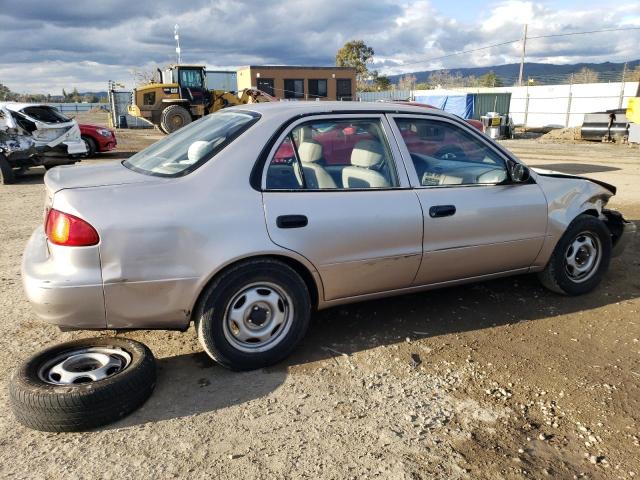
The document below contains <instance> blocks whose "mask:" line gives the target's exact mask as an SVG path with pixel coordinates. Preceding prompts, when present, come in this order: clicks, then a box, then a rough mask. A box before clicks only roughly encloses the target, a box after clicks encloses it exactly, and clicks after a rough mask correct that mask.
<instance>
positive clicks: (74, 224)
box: [45, 209, 100, 247]
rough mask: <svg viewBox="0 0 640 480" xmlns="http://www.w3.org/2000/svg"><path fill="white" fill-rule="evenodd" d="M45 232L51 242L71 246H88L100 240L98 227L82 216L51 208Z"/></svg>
mask: <svg viewBox="0 0 640 480" xmlns="http://www.w3.org/2000/svg"><path fill="white" fill-rule="evenodd" d="M45 232H46V233H47V238H48V239H49V241H50V242H52V243H55V244H56V245H65V246H70V247H88V246H89V245H95V244H97V243H98V242H99V241H100V237H99V236H98V232H96V229H95V228H93V227H92V226H91V225H89V224H88V223H87V222H85V221H84V220H82V219H81V218H78V217H74V216H73V215H69V214H68V213H64V212H60V211H58V210H54V209H51V210H49V214H48V215H47V221H46V223H45Z"/></svg>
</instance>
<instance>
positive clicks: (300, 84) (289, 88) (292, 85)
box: [284, 79, 304, 98]
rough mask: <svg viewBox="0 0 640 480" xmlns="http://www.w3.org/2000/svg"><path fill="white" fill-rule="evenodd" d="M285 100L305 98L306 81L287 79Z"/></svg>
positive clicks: (285, 82)
mask: <svg viewBox="0 0 640 480" xmlns="http://www.w3.org/2000/svg"><path fill="white" fill-rule="evenodd" d="M284 98H304V80H301V79H300V80H297V79H296V80H291V79H285V81H284Z"/></svg>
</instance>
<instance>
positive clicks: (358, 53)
mask: <svg viewBox="0 0 640 480" xmlns="http://www.w3.org/2000/svg"><path fill="white" fill-rule="evenodd" d="M373 55H374V51H373V48H371V47H369V46H368V45H367V44H366V43H364V41H363V40H351V41H349V42H347V43H345V44H344V46H343V47H342V48H341V49H340V50H338V53H337V54H336V66H338V67H352V68H355V70H356V81H357V83H358V84H363V83H365V82H366V81H367V79H368V78H369V68H368V67H367V64H368V63H371V62H372V61H373Z"/></svg>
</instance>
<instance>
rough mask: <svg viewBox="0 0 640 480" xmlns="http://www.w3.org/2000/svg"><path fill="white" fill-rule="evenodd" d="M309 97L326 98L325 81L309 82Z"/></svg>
mask: <svg viewBox="0 0 640 480" xmlns="http://www.w3.org/2000/svg"><path fill="white" fill-rule="evenodd" d="M309 96H310V97H311V99H314V98H324V97H326V96H327V81H326V80H309Z"/></svg>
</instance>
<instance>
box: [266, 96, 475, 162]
mask: <svg viewBox="0 0 640 480" xmlns="http://www.w3.org/2000/svg"><path fill="white" fill-rule="evenodd" d="M395 103H401V104H403V105H412V106H417V107H425V108H430V109H435V110H439V109H438V108H436V107H434V106H431V105H427V104H426V103H418V102H395ZM465 122H467V123H468V124H469V125H471V126H473V127H474V128H477V129H478V130H480V131H481V132H482V131H484V130H483V127H482V122H481V121H479V120H474V119H465ZM400 133H401V134H402V136H403V138H404V140H405V142H406V143H407V145H411V146H412V147H413V150H412V151H420V153H423V154H425V155H431V156H433V155H437V156H442V155H445V156H447V158H449V157H451V156H452V155H453V156H455V155H456V154H457V155H463V154H466V155H471V154H472V153H473V152H471V151H469V148H470V147H471V146H472V145H475V143H474V142H471V143H469V141H468V140H467V139H466V138H462V137H452V136H451V135H450V134H449V135H445V133H444V132H412V131H404V130H403V131H401V132H400ZM424 134H428V135H429V136H431V137H432V138H433V143H431V142H428V141H425V139H424ZM310 135H311V136H310V138H311V139H312V140H313V141H316V142H318V143H320V144H321V145H322V152H323V154H322V157H323V159H322V164H323V165H324V166H331V165H348V164H349V163H350V161H351V160H350V155H351V151H352V150H353V148H354V147H355V145H356V143H358V142H359V141H361V140H370V139H371V138H373V137H372V136H371V134H370V133H369V132H367V131H366V130H363V129H362V128H354V127H352V126H347V127H345V128H337V127H336V126H335V125H333V126H331V127H329V126H328V128H326V129H324V128H319V129H316V130H314V131H313V132H310ZM443 144H444V147H443ZM293 157H294V154H293V146H292V145H291V143H290V142H288V141H285V142H283V143H282V144H281V145H280V147H279V148H278V151H277V152H276V154H275V158H274V161H276V162H279V163H290V162H291V161H292V158H293Z"/></svg>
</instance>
